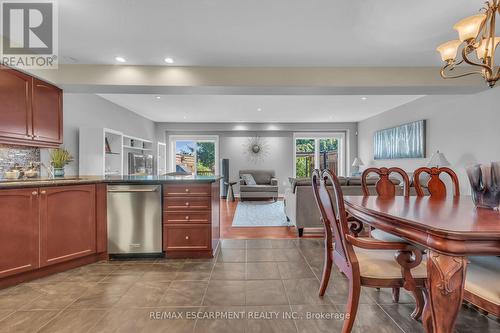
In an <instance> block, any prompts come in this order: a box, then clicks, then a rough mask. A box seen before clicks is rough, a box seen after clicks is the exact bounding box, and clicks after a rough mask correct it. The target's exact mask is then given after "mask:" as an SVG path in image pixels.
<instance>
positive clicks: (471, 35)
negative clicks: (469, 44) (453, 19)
mask: <svg viewBox="0 0 500 333" xmlns="http://www.w3.org/2000/svg"><path fill="white" fill-rule="evenodd" d="M485 20H486V14H478V15H473V16H469V17H467V18H464V19H463V20H461V21H459V22H458V23H456V24H455V25H454V26H453V29H455V30H456V31H457V32H458V37H459V38H460V41H462V42H464V41H466V40H469V39H475V38H476V37H477V35H478V34H479V30H481V27H482V25H483V23H484V21H485Z"/></svg>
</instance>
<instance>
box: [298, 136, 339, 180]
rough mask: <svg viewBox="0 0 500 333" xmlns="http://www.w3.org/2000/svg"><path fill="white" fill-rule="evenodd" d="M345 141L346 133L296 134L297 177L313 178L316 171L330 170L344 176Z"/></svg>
mask: <svg viewBox="0 0 500 333" xmlns="http://www.w3.org/2000/svg"><path fill="white" fill-rule="evenodd" d="M344 141H345V134H344V133H315V134H308V133H295V134H294V175H295V177H297V178H303V177H304V178H307V177H311V175H312V172H313V170H314V169H321V170H324V169H328V170H331V171H332V172H334V173H335V174H337V175H339V176H340V175H344V174H345V165H344V161H345V159H344V156H345V155H344V154H345V149H344Z"/></svg>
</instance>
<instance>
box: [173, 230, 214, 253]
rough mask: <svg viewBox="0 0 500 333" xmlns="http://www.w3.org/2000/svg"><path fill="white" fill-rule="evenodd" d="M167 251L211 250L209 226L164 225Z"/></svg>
mask: <svg viewBox="0 0 500 333" xmlns="http://www.w3.org/2000/svg"><path fill="white" fill-rule="evenodd" d="M163 242H164V245H163V248H164V250H165V251H172V250H173V251H175V250H177V251H190V250H210V247H211V245H210V243H211V241H210V226H209V225H203V224H202V225H195V224H192V225H173V224H172V225H164V226H163Z"/></svg>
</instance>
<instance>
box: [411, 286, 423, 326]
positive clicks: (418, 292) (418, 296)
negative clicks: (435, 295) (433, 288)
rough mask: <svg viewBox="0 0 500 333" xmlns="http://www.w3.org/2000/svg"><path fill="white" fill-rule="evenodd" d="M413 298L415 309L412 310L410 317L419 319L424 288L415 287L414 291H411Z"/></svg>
mask: <svg viewBox="0 0 500 333" xmlns="http://www.w3.org/2000/svg"><path fill="white" fill-rule="evenodd" d="M412 295H413V298H415V303H416V305H415V310H413V312H412V314H411V317H412V318H413V319H415V320H419V319H420V317H421V316H422V312H423V311H424V305H425V300H424V288H416V290H415V293H412Z"/></svg>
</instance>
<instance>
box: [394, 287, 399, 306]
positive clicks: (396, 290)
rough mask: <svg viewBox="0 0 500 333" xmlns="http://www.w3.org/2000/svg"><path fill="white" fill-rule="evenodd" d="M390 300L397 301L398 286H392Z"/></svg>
mask: <svg viewBox="0 0 500 333" xmlns="http://www.w3.org/2000/svg"><path fill="white" fill-rule="evenodd" d="M392 302H393V303H399V288H392Z"/></svg>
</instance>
